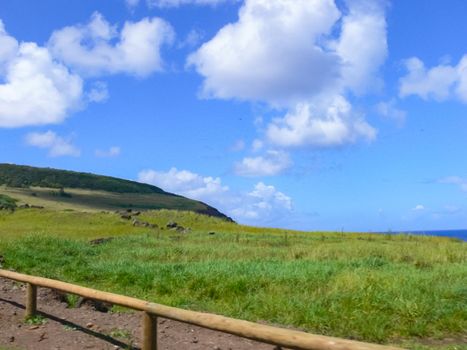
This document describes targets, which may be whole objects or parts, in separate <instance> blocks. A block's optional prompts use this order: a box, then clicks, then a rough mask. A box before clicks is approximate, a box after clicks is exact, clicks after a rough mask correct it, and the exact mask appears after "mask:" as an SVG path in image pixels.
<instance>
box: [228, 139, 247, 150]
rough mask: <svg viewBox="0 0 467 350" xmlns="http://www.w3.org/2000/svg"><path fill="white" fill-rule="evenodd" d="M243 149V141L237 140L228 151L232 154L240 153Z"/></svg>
mask: <svg viewBox="0 0 467 350" xmlns="http://www.w3.org/2000/svg"><path fill="white" fill-rule="evenodd" d="M244 149H245V141H244V140H242V139H239V140H237V141H235V142H234V144H233V145H232V146H230V151H232V152H240V151H243V150H244Z"/></svg>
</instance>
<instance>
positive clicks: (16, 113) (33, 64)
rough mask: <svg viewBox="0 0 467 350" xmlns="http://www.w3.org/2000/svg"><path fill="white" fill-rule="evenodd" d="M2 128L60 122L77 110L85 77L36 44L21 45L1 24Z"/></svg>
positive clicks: (0, 79) (0, 111) (26, 43)
mask: <svg viewBox="0 0 467 350" xmlns="http://www.w3.org/2000/svg"><path fill="white" fill-rule="evenodd" d="M0 82H1V83H0V127H7V128H11V127H22V126H27V125H41V124H50V123H59V122H61V121H63V120H64V119H65V118H66V116H67V114H68V113H69V112H70V111H71V110H73V109H74V108H76V107H77V106H78V105H79V103H80V100H81V97H82V93H83V82H82V80H81V78H80V77H79V76H78V75H76V74H72V73H71V72H70V71H69V70H68V69H67V68H66V67H65V66H64V65H62V64H60V63H59V62H57V61H56V60H54V59H53V58H52V56H51V55H50V53H49V51H48V50H47V49H46V48H44V47H40V46H38V45H37V44H35V43H32V42H23V43H18V41H17V40H16V39H15V38H13V37H11V36H10V35H8V34H7V32H6V31H5V28H4V25H3V22H1V21H0Z"/></svg>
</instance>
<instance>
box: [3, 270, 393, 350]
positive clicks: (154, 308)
mask: <svg viewBox="0 0 467 350" xmlns="http://www.w3.org/2000/svg"><path fill="white" fill-rule="evenodd" d="M0 277H4V278H8V279H12V280H15V281H18V282H24V283H27V284H28V285H27V286H28V288H27V298H26V316H33V315H34V314H35V313H36V307H37V305H36V300H37V287H45V288H51V289H56V290H59V291H62V292H66V293H71V294H76V295H79V296H81V297H83V298H87V299H92V300H98V301H101V302H107V303H111V304H115V305H120V306H124V307H127V308H130V309H134V310H139V311H143V312H144V313H143V321H142V326H143V345H142V348H143V350H156V349H157V317H164V318H168V319H172V320H175V321H180V322H184V323H189V324H192V325H196V326H199V327H204V328H208V329H212V330H216V331H220V332H224V333H230V334H234V335H237V336H240V337H243V338H248V339H252V340H256V341H260V342H263V343H267V344H272V345H277V346H280V347H285V348H289V349H300V350H401V349H400V348H396V347H390V346H383V345H378V344H369V343H363V342H358V341H352V340H346V339H340V338H333V337H326V336H322V335H314V334H310V333H305V332H300V331H294V330H289V329H283V328H278V327H272V326H267V325H262V324H258V323H254V322H248V321H243V320H237V319H234V318H229V317H224V316H220V315H214V314H208V313H202V312H195V311H189V310H183V309H179V308H175V307H170V306H165V305H160V304H155V303H151V302H148V301H144V300H140V299H136V298H131V297H127V296H123V295H119V294H114V293H108V292H102V291H99V290H95V289H91V288H86V287H81V286H77V285H75V284H70V283H65V282H61V281H57V280H52V279H48V278H43V277H37V276H30V275H24V274H21V273H17V272H12V271H7V270H2V269H0Z"/></svg>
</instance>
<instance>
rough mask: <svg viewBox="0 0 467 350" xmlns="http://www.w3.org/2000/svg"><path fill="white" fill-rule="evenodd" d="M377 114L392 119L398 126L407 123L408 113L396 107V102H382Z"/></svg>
mask: <svg viewBox="0 0 467 350" xmlns="http://www.w3.org/2000/svg"><path fill="white" fill-rule="evenodd" d="M376 112H378V113H379V114H380V115H381V116H383V117H385V118H388V119H392V120H393V121H394V122H395V123H396V124H397V125H398V126H402V125H403V124H404V123H405V119H406V116H407V112H406V111H404V110H402V109H399V108H397V107H396V102H395V101H394V100H391V101H387V102H380V103H378V104H377V105H376Z"/></svg>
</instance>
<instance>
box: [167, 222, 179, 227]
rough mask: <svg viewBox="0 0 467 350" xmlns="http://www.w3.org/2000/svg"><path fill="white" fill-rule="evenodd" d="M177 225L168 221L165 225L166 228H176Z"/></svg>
mask: <svg viewBox="0 0 467 350" xmlns="http://www.w3.org/2000/svg"><path fill="white" fill-rule="evenodd" d="M177 226H178V224H177V223H176V222H174V221H169V222H168V223H167V225H166V227H167V228H176V227H177Z"/></svg>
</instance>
